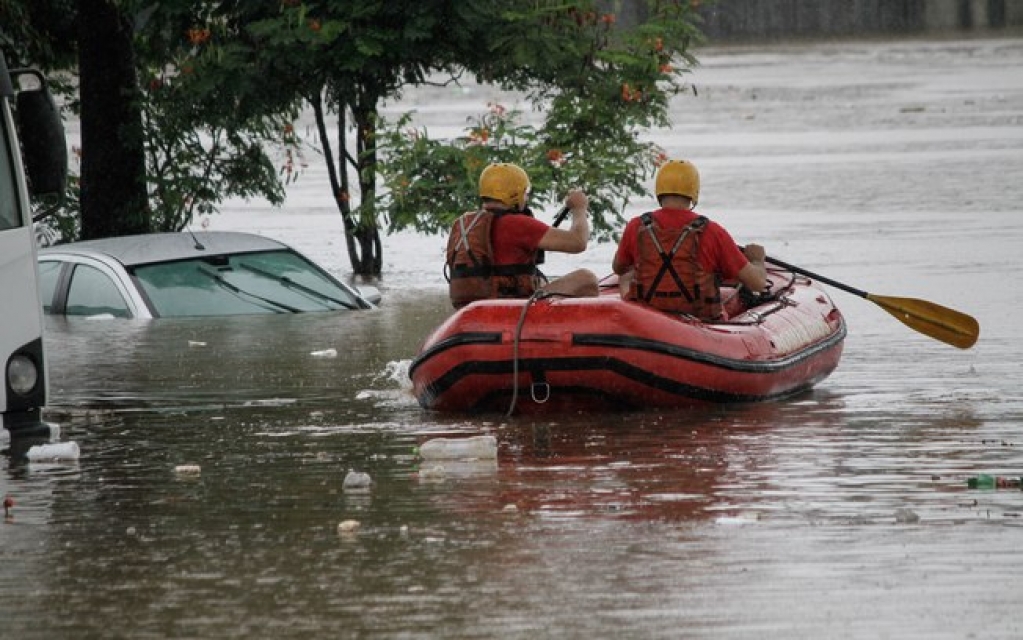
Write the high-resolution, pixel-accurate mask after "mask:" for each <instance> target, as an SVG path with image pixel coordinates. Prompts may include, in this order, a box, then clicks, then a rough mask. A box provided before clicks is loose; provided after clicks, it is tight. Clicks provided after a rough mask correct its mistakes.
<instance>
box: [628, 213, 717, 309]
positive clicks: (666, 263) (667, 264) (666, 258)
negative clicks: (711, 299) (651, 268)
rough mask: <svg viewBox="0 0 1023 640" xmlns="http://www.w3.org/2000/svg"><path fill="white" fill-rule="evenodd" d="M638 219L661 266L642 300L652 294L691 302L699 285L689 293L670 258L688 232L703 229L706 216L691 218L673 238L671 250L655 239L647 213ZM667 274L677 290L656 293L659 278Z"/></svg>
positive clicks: (652, 224)
mask: <svg viewBox="0 0 1023 640" xmlns="http://www.w3.org/2000/svg"><path fill="white" fill-rule="evenodd" d="M640 220H641V221H642V222H643V226H644V227H646V230H647V233H649V235H650V239H651V240H653V243H654V247H655V248H656V249H657V254H658V255H659V256H660V257H661V268H660V270H659V271H658V272H657V275H656V276H654V281H653V282H652V283H651V284H650V290H649V291H647V292H646V295H644V296H642V298H643V302H646V303H648V304H649V303H650V301H651V300H653V298H654V296H655V295H657V296H659V297H668V298H674V297H678V296H683V297H684V298H685V299H686V302H693V301H694V300H696V299H697V298H698V297H699V295H700V285H699V284H697V285H696V287H695V291H694V292H693V293H689V289H688V288H687V287H686V284H685V282H683V281H682V278H681V277H680V276H679V275H678V271H676V270H675V266H674V265H673V264H672V260H673V259H674V258H675V254H676V253H677V252H678V249H679V247H681V246H682V243H683V242H685V239H686V238H687V237H689V234H690V233H693V232H697V231H700V230H702V229H703V227H704V225H706V224H707V218H705V217H704V216H699V217H698V218H696V220H693V222H692V223H691V224H689V226H687V227H686V228H685V229H683V230H682V233H680V234H679V236H678V238H677V239H676V240H675V244H674V245H673V246H672V247H671V251H669V252H666V251H665V250H664V247H662V246H661V241H660V240H658V239H657V234H656V233H654V228H653V227H654V219H653V216H652V215H650V214H649V213H644V214H643V215H642V216H640ZM665 274H668V275H670V276H671V279H672V280H674V281H675V286H676V287H678V292H674V291H671V292H662V293H660V294H658V293H657V286H658V285H659V284H660V283H661V279H662V278H664V275H665Z"/></svg>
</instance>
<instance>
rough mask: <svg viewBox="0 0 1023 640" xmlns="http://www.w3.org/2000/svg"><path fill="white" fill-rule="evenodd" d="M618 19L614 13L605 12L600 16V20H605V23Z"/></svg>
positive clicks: (612, 22)
mask: <svg viewBox="0 0 1023 640" xmlns="http://www.w3.org/2000/svg"><path fill="white" fill-rule="evenodd" d="M616 19H617V18H615V14H613V13H605V14H604V15H602V16H600V21H601V22H603V23H604V24H614V23H615V20H616Z"/></svg>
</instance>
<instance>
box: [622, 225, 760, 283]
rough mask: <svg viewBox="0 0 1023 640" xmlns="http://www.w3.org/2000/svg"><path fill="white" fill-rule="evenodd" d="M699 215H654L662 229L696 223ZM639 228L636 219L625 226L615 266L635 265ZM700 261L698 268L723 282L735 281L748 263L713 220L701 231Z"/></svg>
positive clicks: (730, 237) (726, 233) (737, 247)
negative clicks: (721, 279)
mask: <svg viewBox="0 0 1023 640" xmlns="http://www.w3.org/2000/svg"><path fill="white" fill-rule="evenodd" d="M698 215H699V214H698V213H695V212H693V211H688V210H686V209H658V210H657V211H654V212H653V216H654V221H655V222H656V223H657V224H658V225H660V226H661V227H673V228H679V229H681V228H682V227H685V226H686V225H688V224H689V223H691V222H692V221H693V220H696V218H697V216H698ZM641 224H643V223H642V221H641V220H640V217H639V216H636V217H635V218H633V219H632V220H629V223H628V224H626V225H625V231H623V232H622V239H621V241H620V242H619V243H618V251H617V252H616V253H615V257H614V264H615V265H621V266H623V267H625V268H626V269H628V268H631V267H634V266H635V265H636V259H637V258H636V254H637V246H636V237H637V235H638V234H639V227H640V225H641ZM665 250H667V248H666V249H665ZM699 257H700V266H702V267H703V269H704V270H705V271H709V272H713V273H717V274H720V275H721V276H722V277H723V278H724V279H725V280H735V279H736V278H738V276H739V272H740V271H742V268H743V267H745V266H746V265H747V264H748V263H749V260H747V259H746V255H745V254H744V253H743V252H742V251H741V250H740V249H739V246H738V245H737V244H735V240H732V236H731V235H729V233H728V232H727V231H725V228H724V227H722V226H721V225H719V224H718V223H716V222H714V221H713V220H708V221H707V226H706V227H705V228H704V230H703V236H702V237H701V238H700V256H699Z"/></svg>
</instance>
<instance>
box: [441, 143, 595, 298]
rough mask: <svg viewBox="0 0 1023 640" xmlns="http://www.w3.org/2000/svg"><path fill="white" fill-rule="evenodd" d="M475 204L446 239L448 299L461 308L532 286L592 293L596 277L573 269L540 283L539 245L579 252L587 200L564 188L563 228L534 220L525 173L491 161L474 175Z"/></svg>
mask: <svg viewBox="0 0 1023 640" xmlns="http://www.w3.org/2000/svg"><path fill="white" fill-rule="evenodd" d="M479 195H480V207H479V209H477V210H475V211H469V212H467V213H464V214H462V215H461V216H460V217H459V218H458V220H456V221H455V224H454V226H453V227H452V229H451V235H450V236H449V238H448V247H447V253H446V260H445V275H446V276H447V278H448V283H449V293H450V296H451V303H452V304H453V305H454V306H455V307H456V308H458V307H462V306H464V305H466V304H469V303H470V302H473V301H475V300H485V299H489V298H528V297H529V296H531V295H532V294H533V293H534V292H535V291H536V290H537V289H538V288H542V289H543V291H544V292H545V293H548V294H552V295H564V296H595V295H597V294H598V287H597V277H596V275H594V274H593V272H592V271H589V270H588V269H577V270H575V271H572V272H570V273H567V274H565V275H564V276H561V277H560V278H557V279H555V280H552V281H550V282H547V283H546V284H543V282H542V281H543V276H542V274H541V273H540V271H539V270H538V269H537V264H538V262H539V256H540V251H541V250H546V251H558V252H563V253H581V252H583V251H584V250H585V249H586V245H587V244H588V242H589V238H590V222H589V218H588V206H589V199H588V198H587V197H586V194H585V193H583V192H582V191H581V190H579V189H574V190H572V191H571V192H569V194H568V196H567V197H566V198H565V207H566V208H567V209H569V211H570V213H571V214H572V224H571V226H570V227H569V228H568V229H558V228H556V227H552V226H550V225H548V224H547V223H545V222H542V221H540V220H537V219H536V218H534V217H533V214H532V213H531V212H530V211H529V209H528V207H527V200H528V198H529V176H528V175H527V174H526V172H525V171H524V170H523V169H522V167H519V166H518V165H515V164H511V163H504V162H502V163H494V164H490V165H488V166H487V167H486V168H485V169H484V170H483V172H482V173H481V174H480V180H479Z"/></svg>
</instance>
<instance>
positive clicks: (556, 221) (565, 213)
mask: <svg viewBox="0 0 1023 640" xmlns="http://www.w3.org/2000/svg"><path fill="white" fill-rule="evenodd" d="M567 217H568V207H562V208H561V211H559V212H558V215H556V216H554V222H552V223H551V226H552V227H556V226H558V225H559V224H561V223H562V222H564V221H565V218H567Z"/></svg>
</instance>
